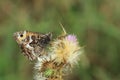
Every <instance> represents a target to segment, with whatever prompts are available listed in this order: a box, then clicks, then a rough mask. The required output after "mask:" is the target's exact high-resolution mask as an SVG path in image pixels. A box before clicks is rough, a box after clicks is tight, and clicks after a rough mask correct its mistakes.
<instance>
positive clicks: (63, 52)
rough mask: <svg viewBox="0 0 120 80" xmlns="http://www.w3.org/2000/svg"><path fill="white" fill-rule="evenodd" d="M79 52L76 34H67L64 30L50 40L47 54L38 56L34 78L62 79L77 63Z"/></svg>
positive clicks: (38, 79) (45, 79)
mask: <svg viewBox="0 0 120 80" xmlns="http://www.w3.org/2000/svg"><path fill="white" fill-rule="evenodd" d="M63 30H64V28H63ZM81 53H82V50H81V47H80V46H79V43H78V40H77V38H76V36H75V35H71V34H68V35H67V33H66V31H65V30H64V33H63V34H62V35H60V36H59V37H57V38H56V39H54V40H53V41H52V42H51V46H49V50H48V51H47V55H46V56H44V57H42V58H38V62H37V63H36V65H35V70H36V76H35V80H63V76H65V75H66V74H68V70H70V69H72V68H73V67H74V65H75V64H77V63H78V61H79V59H80V54H81Z"/></svg>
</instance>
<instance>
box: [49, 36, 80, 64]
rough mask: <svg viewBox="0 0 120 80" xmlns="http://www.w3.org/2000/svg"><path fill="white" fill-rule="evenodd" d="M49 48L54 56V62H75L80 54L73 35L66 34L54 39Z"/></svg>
mask: <svg viewBox="0 0 120 80" xmlns="http://www.w3.org/2000/svg"><path fill="white" fill-rule="evenodd" d="M51 50H52V52H53V54H54V55H55V56H56V62H58V63H64V64H70V65H74V64H75V63H77V62H78V60H79V55H80V54H81V50H80V47H79V45H78V41H77V38H76V36H75V35H67V36H64V37H62V38H58V39H56V40H55V41H54V42H53V45H52V48H51Z"/></svg>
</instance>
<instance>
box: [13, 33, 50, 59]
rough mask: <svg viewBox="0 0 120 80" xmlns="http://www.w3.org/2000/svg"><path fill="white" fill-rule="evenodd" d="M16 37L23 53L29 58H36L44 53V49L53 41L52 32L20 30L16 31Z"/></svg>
mask: <svg viewBox="0 0 120 80" xmlns="http://www.w3.org/2000/svg"><path fill="white" fill-rule="evenodd" d="M14 37H15V40H16V41H17V43H18V45H19V46H20V48H21V50H22V52H23V54H24V55H25V56H27V57H28V59H29V60H35V59H36V58H37V57H38V56H41V55H43V53H44V49H45V48H46V46H47V45H48V44H49V42H50V41H51V38H52V34H51V33H48V34H40V33H36V32H30V31H20V32H16V33H15V34H14Z"/></svg>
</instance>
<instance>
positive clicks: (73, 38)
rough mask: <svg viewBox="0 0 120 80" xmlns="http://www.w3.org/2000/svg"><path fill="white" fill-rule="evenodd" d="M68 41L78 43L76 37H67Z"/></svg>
mask: <svg viewBox="0 0 120 80" xmlns="http://www.w3.org/2000/svg"><path fill="white" fill-rule="evenodd" d="M66 39H67V40H68V41H70V42H77V38H76V36H75V35H68V36H66Z"/></svg>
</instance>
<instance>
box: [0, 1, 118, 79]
mask: <svg viewBox="0 0 120 80" xmlns="http://www.w3.org/2000/svg"><path fill="white" fill-rule="evenodd" d="M59 22H61V23H62V24H63V26H64V27H65V29H66V31H67V32H68V33H72V34H75V35H77V37H78V39H79V42H80V45H81V46H85V53H84V54H85V55H86V57H82V58H81V62H80V64H79V66H76V69H75V70H74V72H73V73H72V74H71V75H70V76H68V80H120V62H119V61H120V0H0V80H32V77H33V65H34V64H33V63H31V62H30V61H28V59H26V58H25V57H24V56H23V55H22V54H21V52H20V49H19V47H18V45H17V43H16V42H15V40H14V39H13V33H14V32H16V31H20V30H30V31H35V32H42V33H47V32H53V36H54V37H56V36H57V35H59V34H60V33H61V31H62V30H61V28H60V25H59Z"/></svg>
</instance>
